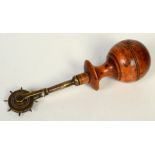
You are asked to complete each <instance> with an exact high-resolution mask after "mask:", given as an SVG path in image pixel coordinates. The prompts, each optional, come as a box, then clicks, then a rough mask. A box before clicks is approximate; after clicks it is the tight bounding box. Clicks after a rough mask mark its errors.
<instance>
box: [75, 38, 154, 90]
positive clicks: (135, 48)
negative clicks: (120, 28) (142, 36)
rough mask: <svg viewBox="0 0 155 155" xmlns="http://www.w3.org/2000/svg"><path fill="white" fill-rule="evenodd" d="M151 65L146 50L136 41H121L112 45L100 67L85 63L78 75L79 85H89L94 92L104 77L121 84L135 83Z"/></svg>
mask: <svg viewBox="0 0 155 155" xmlns="http://www.w3.org/2000/svg"><path fill="white" fill-rule="evenodd" d="M150 63H151V59H150V55H149V52H148V50H147V48H146V47H145V46H144V45H143V44H142V43H140V42H139V41H136V40H123V41H121V42H119V43H117V44H116V45H114V46H113V47H112V48H111V50H110V51H109V53H108V55H107V60H106V62H105V63H104V64H103V65H101V66H93V65H92V63H91V62H90V61H89V60H86V61H85V65H84V68H85V73H82V74H80V75H78V80H79V82H80V84H86V83H89V84H90V85H91V86H92V88H94V89H95V90H98V89H99V81H100V80H101V79H102V78H104V77H112V78H115V79H117V80H119V81H123V82H132V81H137V80H139V79H140V78H142V77H143V76H144V75H145V74H146V73H147V71H148V70H149V67H150Z"/></svg>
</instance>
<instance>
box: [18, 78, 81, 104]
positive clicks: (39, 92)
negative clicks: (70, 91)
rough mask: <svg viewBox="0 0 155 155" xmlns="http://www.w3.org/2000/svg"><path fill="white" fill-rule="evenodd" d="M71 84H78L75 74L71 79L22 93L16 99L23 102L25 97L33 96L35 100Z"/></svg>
mask: <svg viewBox="0 0 155 155" xmlns="http://www.w3.org/2000/svg"><path fill="white" fill-rule="evenodd" d="M73 85H76V86H78V85H80V83H79V81H78V79H77V77H76V76H74V77H73V78H72V79H71V80H68V81H65V82H63V83H60V84H57V85H54V86H51V87H49V88H44V89H40V90H37V91H32V92H30V93H27V94H23V95H22V97H21V98H20V100H18V102H23V101H24V100H25V99H27V98H29V97H33V99H34V100H36V99H38V98H41V97H44V96H46V95H48V94H50V93H53V92H55V91H58V90H61V89H65V88H67V87H70V86H73Z"/></svg>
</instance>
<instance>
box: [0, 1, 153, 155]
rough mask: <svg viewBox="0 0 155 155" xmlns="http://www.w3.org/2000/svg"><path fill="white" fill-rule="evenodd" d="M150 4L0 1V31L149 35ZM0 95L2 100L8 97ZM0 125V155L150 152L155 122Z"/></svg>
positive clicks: (151, 13) (111, 154) (151, 150)
mask: <svg viewBox="0 0 155 155" xmlns="http://www.w3.org/2000/svg"><path fill="white" fill-rule="evenodd" d="M154 3H155V1H154V0H142V1H139V0H117V1H116V0H78V1H74V0H26V1H24V0H14V1H12V0H5V1H3V0H0V32H3V33H17V32H19V33H24V32H25V33H27V32H32V33H34V32H36V33H39V32H40V33H45V32H47V33H50V32H52V33H55V32H57V33H70V32H72V33H75V32H76V33H81V32H84V33H86V32H88V33H96V32H98V33H101V32H103V33H107V32H109V33H112V32H116V33H133V32H135V33H144V32H145V33H148V32H150V33H153V32H155V29H154V28H155V20H153V19H154V14H155V10H154V6H155V4H154ZM112 38H113V37H112ZM152 42H153V43H152V44H151V46H153V44H154V41H152ZM106 47H107V46H106ZM89 52H90V51H89ZM102 53H103V52H102ZM153 53H154V51H152V55H153ZM86 56H88V55H86ZM92 60H93V61H95V59H94V58H93V59H92ZM81 61H82V59H81ZM101 61H102V60H101ZM96 63H99V62H98V61H97V62H96ZM64 64H67V63H66V62H65V63H64ZM79 65H80V66H81V64H79ZM81 67H82V66H81ZM80 70H81V69H80ZM152 73H153V72H152ZM150 74H151V73H150ZM1 75H2V74H1ZM67 75H68V74H67ZM50 76H52V77H53V75H51V74H50ZM68 76H69V75H68ZM148 76H149V75H148ZM52 77H51V78H52ZM48 78H49V77H48ZM52 79H53V78H52ZM20 80H21V79H20ZM44 80H45V79H43V82H45V81H44ZM50 80H51V79H50ZM55 80H56V79H55ZM11 84H12V83H11ZM21 84H22V85H23V83H21ZM41 84H43V83H41ZM39 85H40V82H39ZM43 85H44V84H43ZM37 86H38V85H37ZM44 86H45V85H44ZM152 86H153V84H152ZM8 87H9V88H8V89H10V85H9V86H8ZM26 87H27V88H28V85H27V86H26ZM33 88H34V87H33ZM3 93H5V94H4V95H3V94H2V95H1V96H2V99H1V100H3V96H7V95H8V94H7V92H4V91H3ZM2 104H3V102H2ZM1 107H2V106H1ZM3 108H4V107H3ZM38 109H40V108H38ZM3 112H4V111H3ZM13 120H14V118H13ZM19 120H20V119H19ZM0 125H1V126H0V137H1V138H0V146H1V149H0V153H1V154H7V155H10V154H15V155H21V153H22V154H23V155H27V154H38V155H42V154H47V155H51V154H55V155H62V154H67V155H73V154H77V155H79V154H81V155H85V154H89V155H94V154H99V155H103V154H106V155H114V154H116V155H117V154H118V155H124V154H126V155H131V154H132V155H137V154H141V155H146V154H149V155H154V154H155V149H154V139H155V132H154V131H155V123H154V122H129V121H128V122H118V121H117V122H113V121H112V122H105V121H104V122H1V123H0Z"/></svg>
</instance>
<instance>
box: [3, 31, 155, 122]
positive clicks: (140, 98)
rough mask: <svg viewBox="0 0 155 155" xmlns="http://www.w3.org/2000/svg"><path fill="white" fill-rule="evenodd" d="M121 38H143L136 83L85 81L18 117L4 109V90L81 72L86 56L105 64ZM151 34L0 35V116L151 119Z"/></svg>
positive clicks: (39, 84)
mask: <svg viewBox="0 0 155 155" xmlns="http://www.w3.org/2000/svg"><path fill="white" fill-rule="evenodd" d="M123 39H137V40H139V41H141V42H143V43H144V44H145V45H146V47H147V48H148V50H149V51H150V55H151V58H152V64H151V68H150V70H149V72H148V74H147V75H146V76H145V77H144V78H143V79H141V80H140V81H138V82H134V83H129V84H126V83H122V82H118V81H116V80H112V79H109V78H105V79H103V80H102V81H101V82H100V90H99V91H97V92H96V91H94V90H93V89H91V88H90V87H89V86H87V85H84V86H80V87H71V88H68V89H65V90H62V91H59V92H55V93H53V94H51V95H49V96H47V97H46V98H42V99H40V100H39V102H38V103H35V104H34V106H33V108H32V110H33V112H32V113H31V112H27V113H24V114H22V116H21V117H18V115H17V114H16V113H14V112H6V111H7V110H8V108H9V107H8V105H7V103H5V102H3V99H7V98H8V96H9V94H10V93H9V91H10V90H11V91H14V90H16V89H19V88H20V87H21V86H22V87H23V88H24V89H27V90H30V91H32V90H35V89H40V88H44V87H49V86H52V85H54V84H57V83H59V82H63V81H65V80H69V79H71V78H72V76H73V75H75V74H79V73H81V72H83V63H84V60H85V59H89V60H91V61H92V63H93V64H94V65H101V64H102V63H104V61H105V58H106V55H107V53H108V51H109V50H110V48H111V47H112V46H113V45H114V44H115V43H117V42H119V41H121V40H123ZM154 41H155V34H119V33H118V34H104V33H103V34H1V35H0V43H1V44H0V51H1V57H0V62H1V63H2V64H3V65H1V66H0V70H1V96H0V97H1V108H0V119H1V120H61V121H62V120H69V121H70V120H78V121H79V120H85V121H88V120H113V121H114V120H125V121H126V120H136V121H138V120H143V121H144V120H155V112H154V111H155V102H154V101H155V96H154V92H155V88H154V85H155V80H154V79H155V74H154V70H155V64H154V60H155V55H154V50H155V44H154V43H153V42H154Z"/></svg>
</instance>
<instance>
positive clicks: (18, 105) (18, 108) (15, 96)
mask: <svg viewBox="0 0 155 155" xmlns="http://www.w3.org/2000/svg"><path fill="white" fill-rule="evenodd" d="M10 93H11V95H10V96H9V99H8V104H9V107H10V109H9V111H11V110H12V111H14V112H16V113H18V114H19V116H20V114H21V113H24V112H27V111H31V108H32V106H33V97H29V98H27V99H24V100H23V101H22V102H19V101H18V100H19V99H20V98H21V96H22V95H24V94H27V93H29V92H28V91H27V90H23V89H22V88H21V89H20V90H17V91H15V92H11V91H10Z"/></svg>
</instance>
